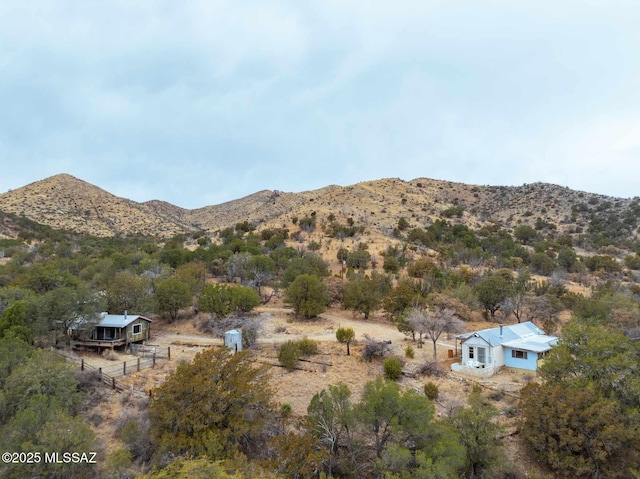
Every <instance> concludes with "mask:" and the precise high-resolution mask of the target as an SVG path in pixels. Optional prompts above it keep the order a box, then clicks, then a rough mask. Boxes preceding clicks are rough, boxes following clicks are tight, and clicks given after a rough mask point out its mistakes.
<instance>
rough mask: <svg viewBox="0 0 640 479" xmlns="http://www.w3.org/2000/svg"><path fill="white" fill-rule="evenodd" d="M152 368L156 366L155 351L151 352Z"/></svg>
mask: <svg viewBox="0 0 640 479" xmlns="http://www.w3.org/2000/svg"><path fill="white" fill-rule="evenodd" d="M151 367H152V368H155V367H156V353H155V352H154V353H153V365H152V366H151Z"/></svg>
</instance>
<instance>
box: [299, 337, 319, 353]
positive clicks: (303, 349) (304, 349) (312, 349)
mask: <svg viewBox="0 0 640 479" xmlns="http://www.w3.org/2000/svg"><path fill="white" fill-rule="evenodd" d="M298 350H299V351H300V355H301V356H311V355H313V354H318V343H317V342H315V341H314V340H313V339H309V338H303V339H301V340H300V341H298Z"/></svg>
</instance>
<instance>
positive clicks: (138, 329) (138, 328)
mask: <svg viewBox="0 0 640 479" xmlns="http://www.w3.org/2000/svg"><path fill="white" fill-rule="evenodd" d="M141 332H142V325H141V324H134V325H133V334H140V333H141Z"/></svg>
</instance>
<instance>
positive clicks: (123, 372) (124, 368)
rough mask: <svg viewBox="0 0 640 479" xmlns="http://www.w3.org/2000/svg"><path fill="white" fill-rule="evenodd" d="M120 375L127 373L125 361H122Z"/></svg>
mask: <svg viewBox="0 0 640 479" xmlns="http://www.w3.org/2000/svg"><path fill="white" fill-rule="evenodd" d="M122 375H123V376H126V375H127V362H126V361H124V362H123V363H122Z"/></svg>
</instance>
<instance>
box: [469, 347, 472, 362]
mask: <svg viewBox="0 0 640 479" xmlns="http://www.w3.org/2000/svg"><path fill="white" fill-rule="evenodd" d="M469 359H473V346H469Z"/></svg>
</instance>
